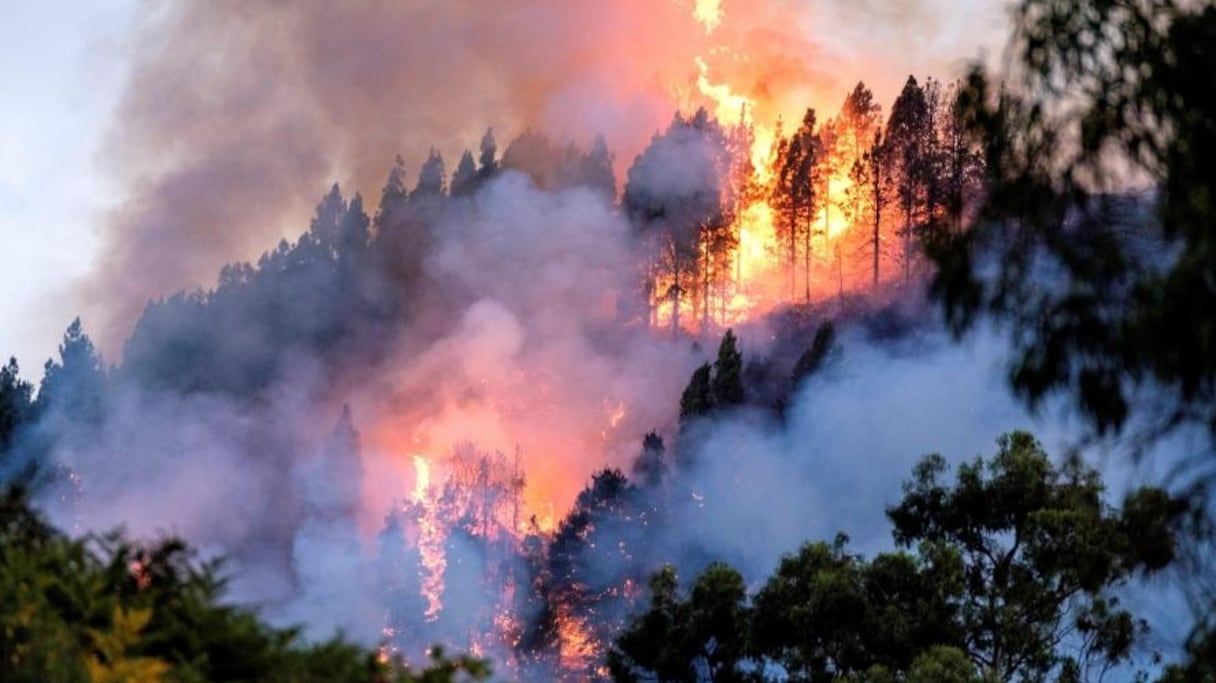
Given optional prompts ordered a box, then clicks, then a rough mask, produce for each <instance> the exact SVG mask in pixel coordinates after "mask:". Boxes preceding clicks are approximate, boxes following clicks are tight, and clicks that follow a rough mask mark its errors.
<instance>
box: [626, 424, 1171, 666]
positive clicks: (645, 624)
mask: <svg viewBox="0 0 1216 683" xmlns="http://www.w3.org/2000/svg"><path fill="white" fill-rule="evenodd" d="M946 470H947V468H946V464H945V461H944V460H943V459H942V458H941V456H937V455H933V456H929V457H927V458H925V459H924V460H923V461H922V462H921V463H920V464H919V465H918V466H917V467H916V469H915V471H914V472H913V477H912V479H911V480H910V481H908V482H907V483H906V484H905V487H904V497H903V500H902V501H900V502H899V503H898V504H897V505H895V506H892V507H890V508H888V509H887V516H888V517H889V519H890V520H891V522H892V524H893V526H894V529H893V534H894V538H895V541H896V543H897V544H898V545H900V546H902V547H904V548H906V550H900V551H896V552H887V553H881V554H879V555H877V556H875V557H874V558H873V559H866V558H864V557H861V556H860V555H857V554H854V553H850V552H849V551H848V547H847V541H848V539H847V538H845V537H844V536H839V537H837V539H836V540H835V541H834V542H832V543H826V542H814V543H808V544H806V545H804V546H803V547H802V548H801V549H800V550H799V551H798V552H796V553H793V554H790V555H787V556H786V557H785V558H783V559H782V560H781V563H780V565H779V566H778V567H777V570H776V571H775V572H774V574H773V575H772V576H771V577H770V578H769V579H768V580H767V581H766V582H765V583H764V585H763V586H762V587H761V588H760V589H759V590H758V591H756V592H755V593H751V594H749V592H748V591H747V590H746V588H745V586H744V583H743V579H742V577H740V576H739V574H738V573H737V572H735V571H734V570H733V569H731V568H729V567H727V566H725V565H714V566H711V567H709V568H708V569H706V570H705V571H704V572H703V573H702V574H701V575H700V576H698V577H697V579H696V580H695V581H694V583H693V585H692V586H691V588H690V589H689V590H688V591H687V592H686V593H682V592H681V591H680V590H679V587H678V584H677V581H676V576H675V573H674V570H673V569H672V568H667V569H664V570H663V571H661V572H659V573H658V574H656V575H655V576H654V577H653V578H652V579H651V584H650V595H651V597H650V605H649V608H648V609H647V611H646V612H644V613H643V614H641V615H639V616H638V617H637V618H636V619H635V620H634V621H633V622H632V624H631V626H630V627H629V628H628V629H627V630H626V631H624V632H623V633H622V634H621V636H620V637H619V638H618V639H617V642H616V646H615V648H614V649H613V650H612V653H611V654H610V658H609V661H610V665H611V667H612V670H613V673H614V675H615V677H616V679H617V680H621V681H632V680H650V679H653V678H657V679H658V680H661V681H702V680H713V681H739V680H778V679H780V680H795V681H837V680H866V681H886V680H961V681H980V680H984V681H1040V680H1048V679H1053V680H1062V681H1072V680H1094V679H1098V678H1100V677H1101V676H1102V675H1103V674H1104V673H1105V672H1106V671H1108V670H1109V669H1110V668H1112V667H1115V666H1118V665H1120V664H1121V663H1124V662H1127V661H1128V660H1129V659H1130V658H1131V657H1132V655H1133V654H1134V653H1135V649H1134V648H1135V646H1136V643H1137V642H1138V641H1139V639H1140V637H1141V636H1142V635H1143V632H1144V630H1145V629H1146V628H1147V626H1146V625H1145V623H1144V622H1143V621H1142V620H1140V619H1138V618H1136V616H1135V615H1133V614H1132V613H1131V612H1130V611H1128V610H1127V609H1126V608H1125V607H1123V606H1122V605H1121V603H1120V601H1119V598H1118V597H1117V589H1118V588H1119V587H1120V586H1122V585H1124V584H1125V583H1126V582H1127V581H1128V580H1130V579H1131V578H1132V577H1134V576H1136V575H1138V574H1140V573H1143V572H1154V571H1157V570H1160V569H1162V568H1164V567H1165V566H1167V565H1168V564H1170V562H1171V561H1172V560H1173V557H1174V550H1175V548H1174V536H1173V532H1172V531H1171V525H1172V523H1173V522H1174V520H1175V518H1176V517H1177V515H1178V514H1180V513H1181V511H1182V507H1181V506H1180V505H1179V504H1178V503H1177V502H1176V501H1174V500H1172V499H1171V498H1170V497H1169V496H1168V495H1167V494H1166V493H1165V492H1164V491H1162V490H1160V489H1156V488H1141V489H1138V490H1136V491H1133V492H1131V493H1130V494H1128V496H1127V498H1126V500H1125V501H1124V503H1123V506H1122V507H1121V508H1118V509H1115V508H1111V507H1110V506H1108V505H1107V503H1105V502H1104V496H1103V486H1102V482H1101V480H1100V478H1099V477H1098V474H1097V472H1096V471H1094V470H1092V469H1089V468H1087V467H1084V466H1082V465H1079V464H1077V463H1068V464H1066V465H1065V466H1064V467H1063V468H1057V467H1055V466H1054V465H1053V464H1052V463H1051V461H1050V459H1049V458H1048V457H1047V455H1046V453H1044V452H1043V450H1042V448H1041V447H1040V446H1039V444H1038V443H1037V442H1036V441H1035V440H1034V438H1033V437H1031V436H1030V435H1029V434H1026V433H1024V432H1015V433H1012V434H1008V435H1006V436H1003V437H1001V439H1000V440H999V441H998V448H997V452H996V454H995V455H994V456H993V457H992V458H991V459H990V460H984V459H982V458H977V459H976V460H975V461H973V462H971V463H965V464H963V465H960V466H959V468H958V471H957V474H956V478H955V480H954V482H953V483H950V482H946V481H944V480H943V479H944V475H945V474H946Z"/></svg>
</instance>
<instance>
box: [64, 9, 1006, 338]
mask: <svg viewBox="0 0 1216 683" xmlns="http://www.w3.org/2000/svg"><path fill="white" fill-rule="evenodd" d="M998 5H999V3H998V2H997V0H986V2H985V3H980V4H978V5H973V6H969V11H968V12H958V11H957V10H956V8H954V7H953V6H950V7H949V8H947V3H937V2H901V3H894V4H892V3H881V4H880V3H857V2H844V1H839V2H837V1H833V2H828V3H798V2H789V1H788V0H767V1H766V2H760V3H754V2H753V3H742V2H731V1H729V0H728V1H727V2H724V3H722V11H723V17H722V22H721V24H720V25H718V26H717V27H716V28H715V29H714V30H713V31H712V32H710V31H707V29H706V27H705V26H703V25H702V24H700V23H698V22H697V21H695V19H694V17H693V11H692V3H691V2H686V1H684V0H663V1H660V2H651V1H649V0H622V1H620V2H608V3H604V2H581V1H580V2H549V1H547V0H528V1H527V2H522V3H521V2H513V1H512V2H508V1H506V0H494V1H492V2H475V1H472V0H457V1H455V2H442V3H429V2H428V3H424V2H385V1H376V2H367V3H357V4H354V5H351V4H334V3H329V2H324V1H322V0H308V1H305V2H295V3H290V4H287V5H263V4H258V3H254V4H249V3H221V4H216V3H210V2H196V1H189V0H187V1H183V2H178V3H173V4H166V5H162V6H159V7H157V8H155V9H154V10H149V11H148V12H147V15H146V16H145V17H143V18H142V21H141V22H140V25H139V27H138V28H137V29H136V31H135V33H134V34H133V36H132V38H131V45H132V46H133V47H132V49H131V52H132V61H133V64H132V68H131V75H130V79H129V82H128V83H127V85H126V88H125V94H124V95H123V97H122V99H121V104H120V106H119V107H118V111H117V114H116V117H115V120H114V126H113V130H112V133H111V134H110V136H109V138H108V141H107V144H106V145H105V147H104V151H103V155H102V156H103V170H104V172H105V173H106V175H107V176H108V177H111V178H113V179H115V180H116V181H117V182H116V185H117V186H119V187H124V188H125V191H126V196H125V197H124V198H123V199H122V200H121V201H120V202H119V203H118V205H117V208H115V209H114V210H113V211H112V212H111V213H110V214H109V215H108V216H106V218H105V220H104V223H103V227H102V240H101V242H102V247H101V253H100V254H99V257H98V258H97V260H96V263H97V264H98V265H97V268H96V272H95V273H94V275H93V276H92V277H91V278H89V279H88V281H87V283H86V286H85V287H83V288H82V289H81V297H82V300H83V302H84V303H83V305H84V307H85V311H86V313H87V314H88V316H87V317H88V318H89V319H90V320H91V321H93V327H94V329H95V331H96V332H98V333H99V334H98V336H99V337H100V340H101V342H102V346H103V348H105V349H106V350H107V352H108V354H107V355H109V356H111V357H112V358H115V359H117V354H116V353H114V350H115V349H117V347H118V343H119V342H120V341H121V340H122V339H123V338H125V336H126V332H127V330H129V329H130V325H131V323H132V322H133V321H134V320H135V318H136V316H137V315H138V313H139V311H140V309H141V308H142V306H143V305H144V303H145V302H146V300H147V299H148V298H150V297H157V296H161V295H163V294H165V293H168V292H172V291H176V290H178V289H190V288H193V287H195V286H198V285H203V284H206V283H209V282H210V281H211V277H212V276H213V273H215V272H216V270H217V269H218V268H219V266H220V265H222V264H223V263H226V262H229V261H232V260H237V259H245V258H250V257H252V256H254V255H255V254H256V253H258V252H259V251H260V250H261V249H263V248H264V247H265V245H267V244H271V243H273V242H274V241H275V240H276V239H277V238H278V237H280V236H284V235H290V234H293V232H294V229H295V226H297V225H299V224H300V223H301V222H302V221H303V220H305V219H306V217H307V215H308V212H309V210H310V209H311V206H312V202H313V201H314V198H315V196H316V195H317V194H318V192H319V190H320V189H321V188H323V187H326V186H327V185H328V184H329V183H330V182H331V181H333V180H338V181H340V182H342V184H343V186H344V187H358V188H361V189H363V190H364V191H365V192H366V193H367V194H368V195H370V196H374V192H375V191H376V190H378V189H379V187H380V183H381V182H382V180H383V178H384V175H385V172H386V170H387V168H388V166H389V164H390V162H391V160H392V158H393V155H394V154H396V153H398V152H399V153H401V154H402V155H403V156H404V158H405V159H406V160H407V163H408V164H409V165H410V167H416V166H415V165H416V164H420V163H421V162H422V160H423V159H425V157H426V153H427V151H428V149H429V148H431V147H436V148H438V149H439V150H440V151H442V152H443V153H444V155H445V157H446V158H447V159H448V162H449V168H451V167H452V166H453V165H454V163H453V162H454V161H455V159H456V158H457V157H458V155H459V153H460V150H462V149H464V148H466V147H472V146H474V144H475V142H476V140H477V139H479V136H480V134H481V133H482V132H483V131H484V130H485V129H486V128H487V127H488V126H494V127H495V129H496V130H497V131H498V133H499V139H500V140H503V141H505V140H509V139H510V138H511V137H513V136H514V135H515V134H517V133H519V132H521V131H522V130H524V129H525V128H528V127H532V128H537V129H542V130H544V131H546V133H547V134H550V135H551V136H553V137H555V138H557V139H559V140H561V139H572V140H575V141H576V142H579V143H581V144H586V143H587V142H589V141H590V139H591V138H592V136H594V135H596V134H597V133H602V134H604V135H605V137H606V139H607V141H608V143H609V145H610V147H611V148H612V149H614V150H615V151H616V152H617V175H618V177H621V176H623V170H624V169H625V168H626V167H627V166H628V164H629V162H630V161H631V160H632V158H633V156H634V155H635V154H636V153H637V152H639V151H640V150H641V148H642V146H643V145H644V144H645V142H646V141H647V139H648V138H649V137H650V135H651V134H652V133H653V132H655V131H656V130H658V129H659V128H661V127H662V126H663V125H665V123H666V122H667V121H668V120H670V118H671V115H672V111H673V110H675V109H676V108H677V107H679V108H684V109H690V108H692V107H695V106H697V105H698V104H703V103H705V100H704V98H702V97H701V95H700V93H699V92H698V90H697V87H696V79H697V76H698V75H699V74H698V71H697V66H696V63H695V59H696V58H697V57H702V58H703V59H704V60H705V61H706V63H707V65H708V67H709V69H710V72H709V74H708V78H709V81H710V82H712V83H715V84H717V83H725V84H730V85H731V87H732V88H733V89H734V90H735V91H736V92H738V93H740V94H743V95H745V96H748V97H750V98H751V99H753V100H755V109H756V111H755V114H756V116H757V119H758V120H763V121H768V122H770V123H771V122H772V121H773V120H775V119H776V117H777V116H778V115H779V114H784V115H785V116H786V118H787V119H790V120H795V119H796V118H797V117H798V116H799V113H800V112H801V110H802V109H803V108H805V107H806V106H808V105H815V106H819V107H821V108H825V109H829V110H832V111H834V110H835V108H836V107H837V106H839V101H841V100H843V97H844V94H845V93H846V92H847V91H848V89H849V88H851V87H852V85H853V84H854V83H855V82H856V81H857V80H858V79H865V80H866V81H867V82H868V83H869V84H870V85H871V86H872V87H873V88H874V89H875V92H876V93H877V94H878V95H879V97H880V99H882V100H884V101H889V98H890V97H893V96H894V94H895V92H897V88H898V86H899V84H900V83H902V81H903V79H904V78H906V76H907V74H908V73H915V74H918V75H923V74H935V75H937V76H939V77H949V76H950V74H951V73H953V72H954V71H955V68H956V67H957V66H958V61H959V59H960V58H962V59H965V58H969V57H972V56H974V55H975V54H976V53H977V49H976V46H977V45H983V44H988V43H990V42H992V31H991V28H992V24H993V23H995V19H994V16H995V15H996V12H995V11H994V9H993V8H994V7H997V6H998ZM947 9H948V11H947Z"/></svg>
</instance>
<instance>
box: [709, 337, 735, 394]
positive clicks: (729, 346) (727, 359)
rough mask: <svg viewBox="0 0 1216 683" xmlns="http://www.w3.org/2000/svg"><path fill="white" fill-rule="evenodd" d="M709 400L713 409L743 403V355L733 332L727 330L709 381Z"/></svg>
mask: <svg viewBox="0 0 1216 683" xmlns="http://www.w3.org/2000/svg"><path fill="white" fill-rule="evenodd" d="M710 398H711V401H712V402H713V406H714V407H715V408H718V409H721V408H728V407H730V406H736V405H740V404H742V403H743V354H742V353H740V352H739V349H738V340H737V339H736V338H735V333H734V331H733V330H727V331H726V334H725V335H723V337H722V343H721V344H720V345H719V346H718V359H717V360H716V361H714V373H713V378H712V379H711V380H710Z"/></svg>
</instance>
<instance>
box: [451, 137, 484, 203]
mask: <svg viewBox="0 0 1216 683" xmlns="http://www.w3.org/2000/svg"><path fill="white" fill-rule="evenodd" d="M478 177H479V176H478V172H477V167H476V166H475V165H474V164H473V153H472V152H470V151H468V150H467V149H466V150H465V151H464V154H462V155H461V157H460V163H458V164H457V165H456V170H455V171H452V184H451V186H450V187H451V188H452V196H453V197H464V196H468V195H470V194H473V190H474V189H476V187H477V180H478Z"/></svg>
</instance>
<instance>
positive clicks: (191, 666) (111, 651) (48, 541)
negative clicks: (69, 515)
mask: <svg viewBox="0 0 1216 683" xmlns="http://www.w3.org/2000/svg"><path fill="white" fill-rule="evenodd" d="M216 571H217V566H216V565H215V564H214V563H200V562H199V561H198V560H196V559H195V558H194V556H193V554H192V552H191V551H190V549H189V548H187V547H186V546H185V545H184V544H183V543H181V542H180V541H177V540H174V539H167V540H163V541H159V542H157V543H153V544H150V545H142V544H135V543H132V542H130V541H128V540H126V539H125V538H124V537H123V536H122V535H121V534H119V533H112V534H107V535H105V536H100V537H88V538H85V539H82V540H75V539H71V538H68V537H67V536H65V535H63V534H62V533H61V532H59V531H57V530H55V529H53V528H51V527H50V526H49V525H47V524H46V523H45V522H44V521H42V519H41V518H40V517H39V515H38V514H37V512H35V511H34V510H33V509H32V508H31V507H30V504H29V502H28V501H27V500H26V498H25V495H24V493H23V492H21V491H19V490H17V489H10V490H8V491H7V492H6V493H5V494H4V496H3V498H2V499H0V678H2V679H3V680H5V681H15V682H17V681H30V682H31V683H33V682H35V681H37V682H39V683H59V682H61V681H62V682H74V681H93V682H94V683H99V682H102V681H161V680H164V681H182V682H194V681H198V682H202V681H229V680H258V681H283V682H284V683H287V682H291V683H305V682H310V681H317V682H318V683H319V682H320V681H352V682H354V681H366V682H368V683H372V682H381V681H398V682H400V683H413V682H416V681H417V682H421V681H426V682H429V683H442V682H444V681H458V680H483V679H485V678H487V677H488V675H489V670H488V669H487V668H486V665H485V663H484V662H480V661H477V660H473V659H468V658H463V657H461V658H456V659H449V658H447V657H445V656H444V655H443V653H442V651H438V652H436V654H435V658H434V660H433V662H432V664H431V666H430V667H428V668H426V669H422V670H414V669H411V668H409V667H407V666H405V665H404V664H403V663H401V662H398V661H393V660H388V661H384V660H382V659H381V658H380V657H379V656H378V654H377V653H376V652H374V651H368V650H366V649H364V648H362V647H358V646H355V645H352V644H350V643H346V642H343V641H341V640H332V641H327V642H320V643H304V642H302V641H301V640H300V639H299V637H298V633H297V631H296V630H294V629H286V630H284V629H278V628H274V627H271V626H268V625H266V624H265V623H263V622H262V621H260V620H259V619H258V618H257V617H256V615H254V614H253V613H252V612H249V611H246V610H244V609H240V608H236V607H231V606H228V605H225V604H223V602H222V599H221V598H222V593H223V585H224V584H223V581H222V580H220V579H219V578H218V577H217V574H216Z"/></svg>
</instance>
